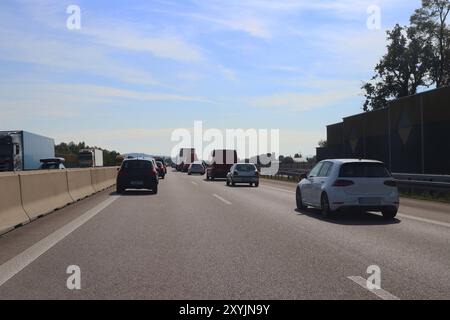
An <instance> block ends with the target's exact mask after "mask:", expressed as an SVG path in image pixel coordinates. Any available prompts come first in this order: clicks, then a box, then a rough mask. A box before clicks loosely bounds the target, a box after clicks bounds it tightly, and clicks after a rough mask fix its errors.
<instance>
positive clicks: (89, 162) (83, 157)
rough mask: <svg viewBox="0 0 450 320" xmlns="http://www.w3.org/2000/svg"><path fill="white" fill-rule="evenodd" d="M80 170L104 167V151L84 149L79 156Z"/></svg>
mask: <svg viewBox="0 0 450 320" xmlns="http://www.w3.org/2000/svg"><path fill="white" fill-rule="evenodd" d="M78 164H79V166H80V168H95V167H103V151H102V150H100V149H82V150H80V152H79V154H78Z"/></svg>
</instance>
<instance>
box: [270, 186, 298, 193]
mask: <svg viewBox="0 0 450 320" xmlns="http://www.w3.org/2000/svg"><path fill="white" fill-rule="evenodd" d="M262 187H263V188H267V189H272V190H276V191H283V192H287V193H291V194H295V192H294V191H290V190H287V189H282V188H275V187H269V186H266V185H263V186H262Z"/></svg>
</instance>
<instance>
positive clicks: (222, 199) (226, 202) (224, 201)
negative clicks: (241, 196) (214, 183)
mask: <svg viewBox="0 0 450 320" xmlns="http://www.w3.org/2000/svg"><path fill="white" fill-rule="evenodd" d="M213 196H214V197H216V198H217V199H219V200H220V201H222V202H223V203H225V204H228V205H232V203H231V202H230V201H228V200H226V199H224V198H222V197H221V196H219V195H217V194H213Z"/></svg>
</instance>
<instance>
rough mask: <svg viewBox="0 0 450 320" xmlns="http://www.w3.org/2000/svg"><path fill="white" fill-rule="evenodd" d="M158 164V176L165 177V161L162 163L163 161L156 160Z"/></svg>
mask: <svg viewBox="0 0 450 320" xmlns="http://www.w3.org/2000/svg"><path fill="white" fill-rule="evenodd" d="M156 166H157V171H158V176H159V177H160V178H161V179H164V178H165V177H166V170H165V168H164V163H162V162H161V161H156Z"/></svg>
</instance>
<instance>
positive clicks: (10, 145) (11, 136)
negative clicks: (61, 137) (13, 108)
mask: <svg viewBox="0 0 450 320" xmlns="http://www.w3.org/2000/svg"><path fill="white" fill-rule="evenodd" d="M54 157H55V141H54V140H53V139H51V138H47V137H44V136H41V135H37V134H34V133H30V132H27V131H20V130H19V131H0V172H5V171H24V170H37V169H39V167H40V165H41V162H40V160H41V159H48V158H54Z"/></svg>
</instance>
